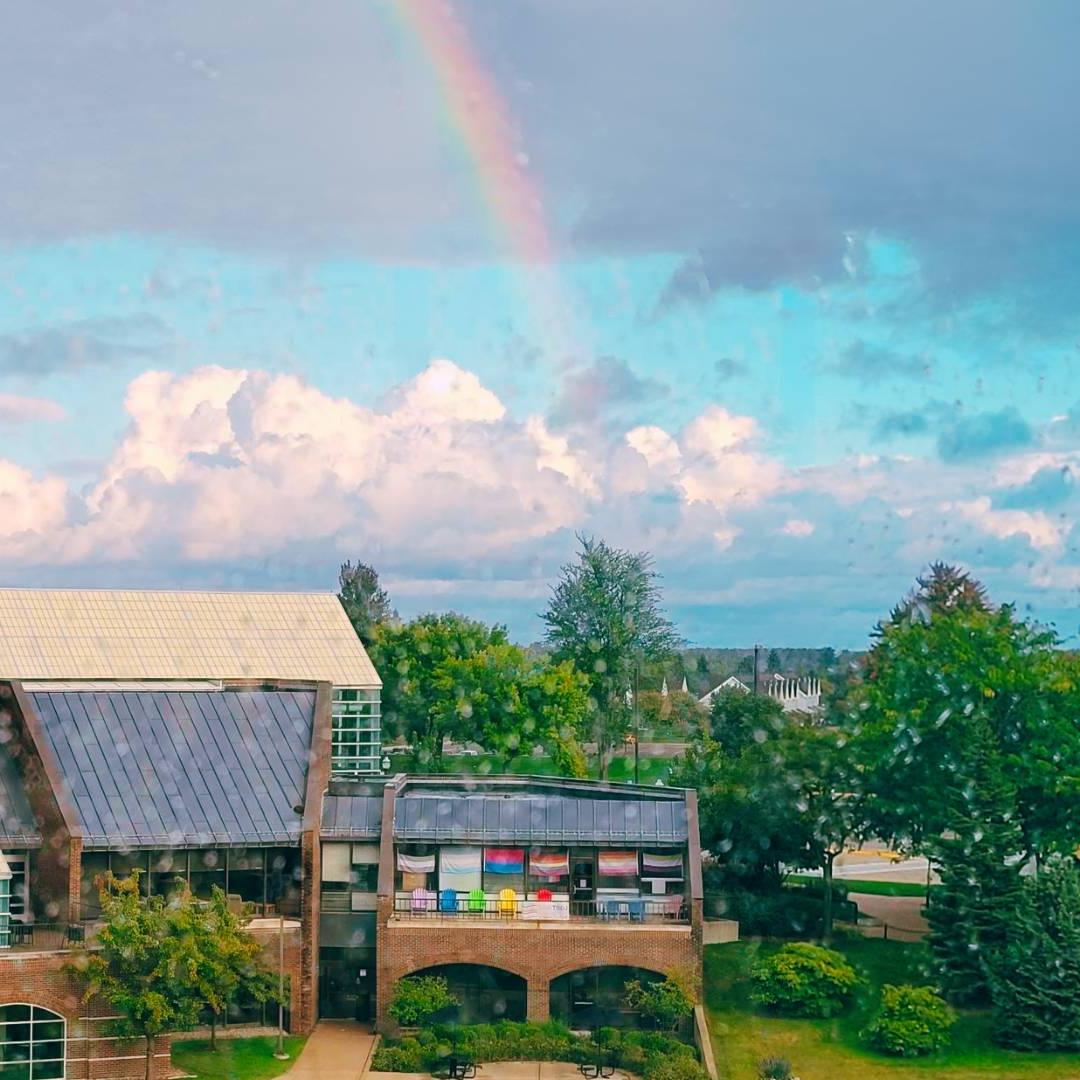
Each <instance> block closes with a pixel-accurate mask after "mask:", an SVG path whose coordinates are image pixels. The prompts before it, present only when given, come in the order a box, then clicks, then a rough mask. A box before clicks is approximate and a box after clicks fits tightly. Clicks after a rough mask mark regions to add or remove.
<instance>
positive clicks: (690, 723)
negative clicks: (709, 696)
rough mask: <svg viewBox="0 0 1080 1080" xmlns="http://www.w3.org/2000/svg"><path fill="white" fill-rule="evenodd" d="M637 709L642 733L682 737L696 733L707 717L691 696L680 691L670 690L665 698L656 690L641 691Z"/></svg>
mask: <svg viewBox="0 0 1080 1080" xmlns="http://www.w3.org/2000/svg"><path fill="white" fill-rule="evenodd" d="M638 708H639V709H640V713H641V726H642V729H643V731H645V732H658V731H672V732H677V733H678V734H679V735H681V736H683V737H686V736H687V735H692V734H694V733H696V732H697V731H698V730H699V729H700V727H701V722H702V720H703V719H704V718H705V716H706V715H707V713H706V711H705V707H704V706H703V705H701V704H700V703H699V702H698V699H697V698H696V697H694V695H693V694H684V693H683V692H682V691H681V690H672V691H671V692H670V693H669V694H667V696H666V697H665V695H663V694H661V693H660V692H659V691H657V690H642V691H641V693H640V694H639V696H638Z"/></svg>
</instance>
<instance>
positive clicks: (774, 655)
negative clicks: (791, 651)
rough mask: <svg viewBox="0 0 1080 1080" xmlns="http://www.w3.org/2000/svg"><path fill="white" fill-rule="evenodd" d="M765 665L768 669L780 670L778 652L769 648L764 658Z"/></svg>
mask: <svg viewBox="0 0 1080 1080" xmlns="http://www.w3.org/2000/svg"><path fill="white" fill-rule="evenodd" d="M765 667H766V669H767V670H768V671H779V670H780V654H779V653H778V652H777V651H776V650H775V649H770V650H769V655H768V657H766V659H765Z"/></svg>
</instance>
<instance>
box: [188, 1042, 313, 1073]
mask: <svg viewBox="0 0 1080 1080" xmlns="http://www.w3.org/2000/svg"><path fill="white" fill-rule="evenodd" d="M306 1041H307V1040H306V1039H305V1038H304V1037H303V1036H302V1035H287V1036H286V1037H285V1053H287V1054H288V1055H289V1060H288V1061H278V1060H277V1058H275V1057H274V1050H275V1049H276V1048H277V1039H276V1038H275V1037H274V1036H273V1035H258V1036H256V1037H254V1038H251V1039H218V1049H217V1050H216V1051H211V1049H210V1040H209V1039H176V1040H174V1041H173V1047H172V1063H173V1066H174V1067H175V1068H177V1069H182V1070H183V1071H184V1072H185V1073H190V1074H191V1075H192V1076H198V1077H209V1078H212V1080H269V1078H270V1077H273V1076H280V1075H281V1074H282V1073H283V1072H286V1071H287V1070H288V1069H290V1068H291V1067H292V1066H293V1065H294V1064H295V1063H296V1058H297V1055H298V1054H299V1053H300V1051H301V1050H302V1049H303V1048H304V1043H305V1042H306Z"/></svg>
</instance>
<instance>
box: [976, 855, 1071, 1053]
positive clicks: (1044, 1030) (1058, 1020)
mask: <svg viewBox="0 0 1080 1080" xmlns="http://www.w3.org/2000/svg"><path fill="white" fill-rule="evenodd" d="M1010 922H1011V926H1010V933H1009V941H1008V944H1007V945H1006V946H1005V948H1004V949H1003V950H1002V951H1001V953H1000V954H999V956H998V957H996V958H995V959H994V960H992V961H991V965H990V967H991V978H990V987H991V996H992V999H993V1004H994V1038H995V1040H996V1041H997V1042H999V1043H1000V1044H1001V1045H1003V1046H1007V1047H1010V1048H1012V1049H1015V1050H1043V1051H1045V1050H1074V1051H1075V1050H1080V869H1078V868H1077V866H1076V863H1075V862H1074V861H1073V860H1072V859H1068V860H1064V859H1061V860H1054V861H1053V862H1051V863H1050V864H1048V865H1046V866H1044V867H1042V868H1041V869H1040V870H1039V872H1038V874H1036V875H1033V876H1032V877H1030V878H1027V879H1025V881H1024V883H1023V889H1022V894H1021V897H1020V901H1019V903H1018V904H1017V906H1016V911H1015V913H1014V914H1013V915H1012V916H1011V919H1010Z"/></svg>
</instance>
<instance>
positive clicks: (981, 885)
mask: <svg viewBox="0 0 1080 1080" xmlns="http://www.w3.org/2000/svg"><path fill="white" fill-rule="evenodd" d="M969 753H970V754H971V755H972V757H973V760H972V762H971V764H970V766H968V768H967V769H966V775H964V776H963V777H961V778H960V779H961V781H962V782H963V787H961V788H958V789H957V788H954V790H953V793H952V800H951V802H950V804H949V818H950V821H951V822H952V830H953V831H952V832H950V833H949V834H947V835H945V836H943V837H940V838H938V839H937V840H935V841H934V843H933V844H932V845H931V851H932V853H933V857H934V859H935V861H936V862H937V864H938V874H939V876H940V878H941V886H940V888H938V889H936V890H935V892H934V898H933V903H931V904H930V906H929V907H928V908H927V919H928V921H929V923H930V935H929V941H930V947H931V949H932V951H933V953H934V959H935V961H936V963H937V967H938V971H939V974H940V978H941V983H942V987H943V988H944V990H945V992H946V995H947V996H948V997H949V999H950V1000H952V1001H956V1002H961V1003H982V1002H985V1000H986V999H987V998H988V995H989V986H988V981H987V980H988V968H987V964H988V962H989V961H991V960H992V959H993V956H994V953H995V951H996V950H998V949H1000V948H1001V947H1002V946H1003V945H1004V944H1005V941H1006V937H1007V933H1008V922H1009V919H1010V918H1011V917H1012V913H1013V912H1014V910H1015V908H1016V905H1017V903H1018V900H1019V892H1020V877H1019V867H1018V866H1017V865H1016V854H1017V852H1018V851H1019V850H1020V847H1021V839H1020V830H1019V827H1018V825H1017V820H1016V802H1015V798H1014V796H1013V792H1012V790H1011V788H1010V787H1009V785H1008V783H1007V782H1006V781H1005V780H1004V778H1003V776H1002V772H1001V767H1000V763H999V761H998V758H997V757H996V756H995V754H994V750H993V743H992V738H991V736H990V734H989V732H986V731H982V732H979V731H978V730H976V731H975V732H974V733H973V743H972V746H971V748H970V750H969Z"/></svg>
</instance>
